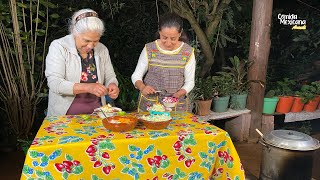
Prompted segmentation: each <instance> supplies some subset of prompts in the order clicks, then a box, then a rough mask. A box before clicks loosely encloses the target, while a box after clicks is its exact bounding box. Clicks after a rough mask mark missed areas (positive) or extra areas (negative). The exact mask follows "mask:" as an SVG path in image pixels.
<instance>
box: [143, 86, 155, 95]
mask: <svg viewBox="0 0 320 180" xmlns="http://www.w3.org/2000/svg"><path fill="white" fill-rule="evenodd" d="M141 93H142V94H143V95H145V96H146V95H148V94H154V93H156V90H155V89H154V88H153V87H151V86H144V88H143V89H142V90H141Z"/></svg>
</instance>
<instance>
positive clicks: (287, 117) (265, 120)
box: [261, 109, 320, 134]
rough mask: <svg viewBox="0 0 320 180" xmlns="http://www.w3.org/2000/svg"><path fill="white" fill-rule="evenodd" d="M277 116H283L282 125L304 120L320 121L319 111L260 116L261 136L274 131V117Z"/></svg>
mask: <svg viewBox="0 0 320 180" xmlns="http://www.w3.org/2000/svg"><path fill="white" fill-rule="evenodd" d="M277 115H284V120H283V122H284V123H289V122H297V121H306V120H314V119H320V109H317V110H316V111H314V112H306V111H302V112H298V113H293V112H289V113H285V114H280V113H275V114H271V115H266V114H263V115H262V130H261V132H262V133H263V134H266V133H268V132H270V131H272V130H274V116H277Z"/></svg>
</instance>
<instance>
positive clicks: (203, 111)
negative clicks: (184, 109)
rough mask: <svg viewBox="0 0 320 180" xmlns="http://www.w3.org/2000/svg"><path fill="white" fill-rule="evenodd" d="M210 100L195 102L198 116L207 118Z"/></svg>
mask: <svg viewBox="0 0 320 180" xmlns="http://www.w3.org/2000/svg"><path fill="white" fill-rule="evenodd" d="M211 103H212V99H210V100H206V101H197V104H198V106H197V108H196V113H197V115H199V116H207V115H208V114H209V113H210V108H211Z"/></svg>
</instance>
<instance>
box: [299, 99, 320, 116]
mask: <svg viewBox="0 0 320 180" xmlns="http://www.w3.org/2000/svg"><path fill="white" fill-rule="evenodd" d="M319 101H320V97H319V96H316V97H315V98H314V99H313V100H309V101H308V102H307V103H306V104H305V105H304V108H303V110H304V111H307V112H313V111H315V110H316V109H317V106H318V104H319Z"/></svg>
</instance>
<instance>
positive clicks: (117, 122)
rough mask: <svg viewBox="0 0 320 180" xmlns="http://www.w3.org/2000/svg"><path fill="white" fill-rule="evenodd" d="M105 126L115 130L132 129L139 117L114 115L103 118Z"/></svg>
mask: <svg viewBox="0 0 320 180" xmlns="http://www.w3.org/2000/svg"><path fill="white" fill-rule="evenodd" d="M102 123H103V126H104V127H105V128H106V129H108V130H110V131H115V132H124V131H131V130H133V129H134V128H135V126H136V125H137V123H138V119H137V118H136V117H134V116H130V115H126V116H112V117H108V118H104V119H103V120H102Z"/></svg>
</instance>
